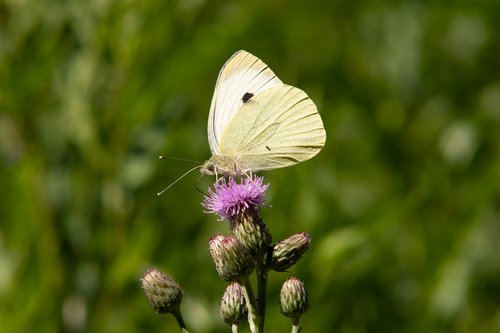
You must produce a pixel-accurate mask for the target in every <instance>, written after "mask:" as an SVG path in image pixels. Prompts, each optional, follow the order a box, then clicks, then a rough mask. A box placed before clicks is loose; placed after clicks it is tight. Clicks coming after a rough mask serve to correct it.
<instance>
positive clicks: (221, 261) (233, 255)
mask: <svg viewBox="0 0 500 333" xmlns="http://www.w3.org/2000/svg"><path fill="white" fill-rule="evenodd" d="M209 249H210V255H211V256H212V259H213V261H214V264H215V268H216V269H217V273H219V276H220V277H221V278H222V279H223V280H224V281H227V282H234V281H241V279H243V278H246V277H247V276H248V275H250V273H252V271H253V268H254V260H253V257H252V255H251V254H250V251H249V250H248V248H247V247H246V246H245V245H243V244H242V243H241V242H240V241H239V240H237V239H236V238H235V237H233V236H223V235H216V236H214V237H212V238H210V241H209Z"/></svg>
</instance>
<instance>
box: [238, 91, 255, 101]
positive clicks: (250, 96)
mask: <svg viewBox="0 0 500 333" xmlns="http://www.w3.org/2000/svg"><path fill="white" fill-rule="evenodd" d="M252 97H253V94H252V93H251V92H246V93H245V95H243V97H242V98H241V100H242V101H243V103H246V102H248V100H249V99H250V98H252Z"/></svg>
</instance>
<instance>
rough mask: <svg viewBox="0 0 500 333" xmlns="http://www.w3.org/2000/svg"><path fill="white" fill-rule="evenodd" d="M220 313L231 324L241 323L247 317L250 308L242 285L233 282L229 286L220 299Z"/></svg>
mask: <svg viewBox="0 0 500 333" xmlns="http://www.w3.org/2000/svg"><path fill="white" fill-rule="evenodd" d="M219 314H220V317H221V318H222V320H224V322H226V323H227V324H229V325H239V324H241V323H242V322H244V321H245V320H246V319H247V315H248V309H247V306H246V301H245V296H244V295H243V290H242V289H241V285H239V284H238V283H236V282H233V283H231V284H230V285H229V286H227V288H226V291H225V292H224V295H222V298H221V300H220V304H219Z"/></svg>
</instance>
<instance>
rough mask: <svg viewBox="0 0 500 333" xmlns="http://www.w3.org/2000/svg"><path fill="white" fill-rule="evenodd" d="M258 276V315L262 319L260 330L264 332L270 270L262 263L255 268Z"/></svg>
mask: <svg viewBox="0 0 500 333" xmlns="http://www.w3.org/2000/svg"><path fill="white" fill-rule="evenodd" d="M255 273H256V275H257V313H258V314H259V317H260V322H259V329H260V331H261V332H264V320H265V317H266V290H267V275H268V270H267V267H266V265H265V264H264V263H263V262H262V261H260V262H258V263H257V267H256V268H255Z"/></svg>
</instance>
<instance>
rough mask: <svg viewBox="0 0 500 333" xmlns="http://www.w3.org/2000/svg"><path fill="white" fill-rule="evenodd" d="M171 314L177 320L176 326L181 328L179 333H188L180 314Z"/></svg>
mask: <svg viewBox="0 0 500 333" xmlns="http://www.w3.org/2000/svg"><path fill="white" fill-rule="evenodd" d="M172 314H173V315H174V317H175V319H176V320H177V324H178V325H179V327H180V328H181V332H182V333H189V331H188V330H187V327H186V324H185V323H184V319H182V314H181V312H180V311H177V312H172Z"/></svg>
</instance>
